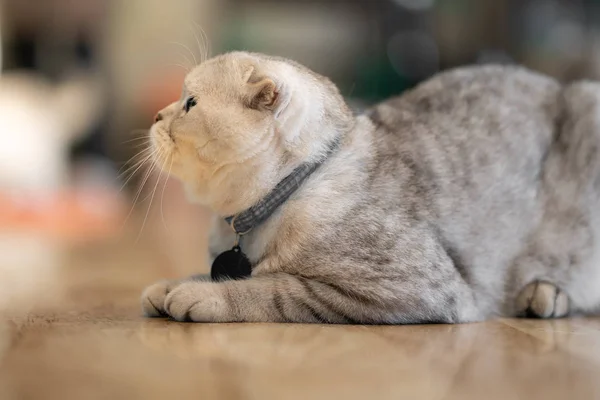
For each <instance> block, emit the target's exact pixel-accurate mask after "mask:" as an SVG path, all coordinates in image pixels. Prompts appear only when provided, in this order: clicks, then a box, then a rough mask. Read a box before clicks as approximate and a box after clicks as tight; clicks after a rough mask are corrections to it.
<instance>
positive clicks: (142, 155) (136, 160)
mask: <svg viewBox="0 0 600 400" xmlns="http://www.w3.org/2000/svg"><path fill="white" fill-rule="evenodd" d="M151 156H152V149H151V148H148V149H144V150H142V151H140V152H139V153H138V154H136V155H135V156H133V157H131V159H130V160H129V161H127V162H125V163H124V164H123V166H122V167H121V168H119V170H118V171H117V174H118V175H117V179H121V178H122V177H123V176H124V175H125V174H126V173H127V172H128V171H130V170H132V169H134V168H136V167H137V166H138V165H139V164H140V163H143V162H144V161H146V160H147V159H148V158H150V157H151Z"/></svg>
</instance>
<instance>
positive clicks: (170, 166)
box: [160, 157, 173, 234]
mask: <svg viewBox="0 0 600 400" xmlns="http://www.w3.org/2000/svg"><path fill="white" fill-rule="evenodd" d="M169 158H170V159H171V162H170V163H169V172H167V176H166V178H165V184H164V185H163V190H162V194H161V196H160V217H161V219H162V222H163V226H164V227H165V229H166V231H167V233H169V234H170V233H171V232H169V228H168V227H167V223H166V222H165V213H164V212H163V200H164V198H165V189H166V188H167V183H168V182H169V177H170V176H171V168H172V167H173V157H169Z"/></svg>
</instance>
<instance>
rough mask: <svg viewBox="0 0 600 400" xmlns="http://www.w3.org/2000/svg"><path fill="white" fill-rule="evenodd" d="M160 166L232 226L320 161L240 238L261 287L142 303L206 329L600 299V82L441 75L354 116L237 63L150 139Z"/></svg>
mask: <svg viewBox="0 0 600 400" xmlns="http://www.w3.org/2000/svg"><path fill="white" fill-rule="evenodd" d="M150 145H151V147H152V149H153V150H154V151H155V154H157V155H156V162H157V163H158V165H159V166H162V168H163V169H164V170H166V171H170V173H171V174H172V175H173V176H175V177H176V178H178V179H179V180H180V181H181V182H182V183H183V185H184V187H185V188H186V192H187V194H188V195H189V198H190V199H191V200H192V201H194V202H197V203H199V204H202V205H205V206H208V207H210V208H211V209H212V210H213V211H214V212H215V214H216V215H217V216H218V218H217V221H216V226H215V228H214V230H213V234H212V237H211V243H210V247H211V249H210V253H211V254H212V255H213V257H214V256H216V255H217V254H219V253H220V252H223V251H226V250H229V249H231V248H232V246H233V244H234V242H235V240H236V235H235V233H234V232H233V230H232V229H231V227H230V226H229V225H228V223H227V222H225V221H224V220H222V218H223V217H227V216H232V215H239V213H241V212H242V211H244V210H246V209H248V208H250V207H252V206H253V205H255V204H257V203H258V202H260V201H261V199H264V198H265V197H266V196H268V195H269V193H271V192H272V191H273V189H274V188H275V187H276V185H277V184H278V183H279V182H280V181H282V179H284V178H285V177H286V176H289V175H290V174H291V173H292V172H293V171H295V170H296V169H297V168H298V167H299V166H302V165H316V169H315V170H314V172H312V174H310V175H309V176H308V177H307V178H306V180H305V181H304V182H302V183H299V184H298V185H297V186H298V187H297V188H296V190H295V191H294V192H293V193H292V194H291V197H290V198H289V199H287V201H285V202H284V203H283V204H282V205H281V206H279V207H278V208H276V210H274V211H273V212H272V214H271V215H270V216H269V217H268V219H266V221H264V222H262V223H261V224H260V225H258V226H256V227H254V228H253V229H252V230H251V231H250V232H248V233H247V234H245V235H242V236H241V242H240V246H241V249H242V250H243V252H244V253H245V254H246V255H247V257H248V258H249V260H250V262H251V263H252V266H253V269H252V275H251V277H250V278H248V279H239V280H225V281H211V279H210V278H209V277H205V276H195V277H190V278H186V279H182V280H179V281H163V282H159V283H156V284H154V285H152V286H150V287H148V288H147V289H146V290H145V291H144V293H143V295H142V309H143V312H144V314H145V315H146V316H148V317H159V316H170V317H171V318H173V319H175V320H178V321H195V322H297V323H340V324H348V323H350V324H414V323H466V322H473V321H481V320H485V319H489V318H493V317H497V316H508V317H516V316H522V317H539V318H559V317H565V316H567V315H571V314H574V313H582V314H589V313H593V312H595V311H597V310H598V307H599V306H600V259H599V254H600V253H599V247H598V240H599V239H600V236H599V232H598V229H600V221H599V219H600V154H599V153H598V152H599V149H600V85H598V84H597V83H594V82H575V83H572V84H569V85H561V84H559V83H558V82H556V81H555V80H553V79H552V78H549V77H546V76H542V75H540V74H537V73H535V72H532V71H529V70H527V69H525V68H523V67H519V66H496V65H485V66H470V67H460V68H457V69H453V70H449V71H446V72H442V73H439V74H438V75H436V76H434V77H432V78H431V79H429V80H428V81H425V82H424V83H422V84H420V85H418V86H417V87H415V88H414V89H412V90H410V91H408V92H406V93H404V94H403V95H401V96H399V97H396V98H392V99H390V100H387V101H385V102H383V103H381V104H379V105H376V106H375V107H373V108H370V109H368V110H367V111H366V112H365V113H363V114H360V115H353V113H352V112H351V111H350V110H349V108H348V107H347V105H346V103H345V101H344V100H343V98H342V96H341V95H340V92H339V91H338V89H337V87H336V86H335V85H334V84H333V83H332V82H331V81H330V80H329V79H327V78H326V77H323V76H321V75H319V74H317V73H315V72H313V71H311V70H309V69H308V68H306V67H304V66H302V65H300V64H298V63H296V62H294V61H291V60H287V59H283V58H279V57H272V56H267V55H262V54H256V53H247V52H232V53H227V54H224V55H220V56H217V57H215V58H212V59H210V60H207V61H205V62H203V63H201V64H200V65H198V66H196V67H195V68H194V69H193V70H192V71H191V72H190V73H189V74H188V75H187V77H186V78H185V82H184V87H183V93H182V96H181V98H180V99H179V100H178V101H176V102H174V103H172V104H171V105H169V106H168V107H166V108H165V109H163V110H162V111H160V113H159V114H158V115H157V117H156V120H155V123H154V124H153V125H152V128H151V130H150Z"/></svg>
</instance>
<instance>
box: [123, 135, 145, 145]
mask: <svg viewBox="0 0 600 400" xmlns="http://www.w3.org/2000/svg"><path fill="white" fill-rule="evenodd" d="M148 139H149V138H148V136H140V137H135V138H133V139H128V140H124V141H123V142H121V144H127V143H131V142H138V141H140V140H148Z"/></svg>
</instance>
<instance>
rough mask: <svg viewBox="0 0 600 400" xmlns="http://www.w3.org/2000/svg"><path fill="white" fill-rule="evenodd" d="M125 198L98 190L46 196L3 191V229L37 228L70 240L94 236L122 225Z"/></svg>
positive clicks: (0, 211)
mask: <svg viewBox="0 0 600 400" xmlns="http://www.w3.org/2000/svg"><path fill="white" fill-rule="evenodd" d="M124 209H125V207H124V201H123V199H122V198H121V197H119V196H118V195H117V194H114V193H112V192H108V191H105V190H99V189H70V190H65V191H62V192H57V193H55V194H44V196H23V195H10V194H6V193H1V194H0V229H10V230H20V231H35V232H36V233H43V234H47V235H50V236H53V237H59V238H62V239H68V240H80V239H84V240H85V239H92V238H98V237H105V236H108V235H111V234H114V233H115V232H116V231H118V230H119V229H120V228H121V224H122V221H123V215H124V212H123V211H124Z"/></svg>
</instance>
